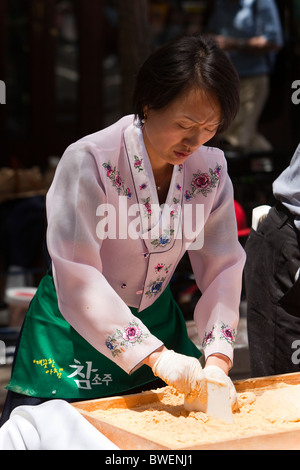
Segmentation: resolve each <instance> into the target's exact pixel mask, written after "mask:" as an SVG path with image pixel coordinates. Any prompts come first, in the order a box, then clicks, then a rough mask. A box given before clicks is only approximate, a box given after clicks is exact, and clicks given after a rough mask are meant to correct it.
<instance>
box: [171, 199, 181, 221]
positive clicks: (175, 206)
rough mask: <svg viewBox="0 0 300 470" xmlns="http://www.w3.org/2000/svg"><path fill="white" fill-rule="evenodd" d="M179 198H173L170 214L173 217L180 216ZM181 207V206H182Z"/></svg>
mask: <svg viewBox="0 0 300 470" xmlns="http://www.w3.org/2000/svg"><path fill="white" fill-rule="evenodd" d="M179 202H180V201H179V199H176V197H174V198H173V204H172V206H171V211H170V216H171V217H178V210H179V207H180V206H179V205H178V204H179ZM180 208H181V207H180Z"/></svg>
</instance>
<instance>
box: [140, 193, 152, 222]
mask: <svg viewBox="0 0 300 470" xmlns="http://www.w3.org/2000/svg"><path fill="white" fill-rule="evenodd" d="M142 203H143V204H144V209H145V215H146V216H147V217H148V218H149V217H150V216H151V214H152V209H151V202H150V197H147V198H146V199H142Z"/></svg>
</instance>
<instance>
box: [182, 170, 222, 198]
mask: <svg viewBox="0 0 300 470" xmlns="http://www.w3.org/2000/svg"><path fill="white" fill-rule="evenodd" d="M221 169H222V167H221V165H219V164H216V167H215V169H214V170H212V169H211V168H209V173H201V172H200V170H199V171H198V173H194V174H193V179H192V182H191V189H190V190H189V191H188V190H186V191H185V194H184V196H185V198H186V200H189V199H191V198H192V197H195V196H196V194H199V193H201V194H202V195H203V196H204V197H207V195H208V193H211V191H212V189H213V188H215V187H216V186H217V184H218V182H219V179H220V172H221Z"/></svg>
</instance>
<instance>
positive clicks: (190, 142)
mask: <svg viewBox="0 0 300 470" xmlns="http://www.w3.org/2000/svg"><path fill="white" fill-rule="evenodd" d="M204 142H205V139H204V136H203V132H202V131H201V129H199V130H197V131H194V132H193V133H192V134H190V135H189V136H186V138H185V139H184V143H185V145H186V146H187V147H191V148H193V149H196V148H198V147H200V146H201V145H203V144H204Z"/></svg>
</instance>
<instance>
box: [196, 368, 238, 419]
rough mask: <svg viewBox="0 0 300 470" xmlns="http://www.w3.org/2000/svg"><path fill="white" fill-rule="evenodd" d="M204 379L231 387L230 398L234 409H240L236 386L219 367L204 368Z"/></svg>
mask: <svg viewBox="0 0 300 470" xmlns="http://www.w3.org/2000/svg"><path fill="white" fill-rule="evenodd" d="M204 377H205V379H206V380H208V381H210V380H211V381H214V382H219V383H225V384H227V385H228V386H229V397H230V401H231V406H232V409H233V410H234V409H236V408H237V407H238V398H237V393H236V389H235V386H234V385H233V383H232V381H231V379H230V377H228V375H226V374H225V372H224V371H223V370H222V369H221V368H220V367H218V366H207V367H205V368H204Z"/></svg>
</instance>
